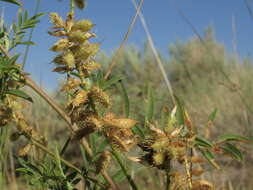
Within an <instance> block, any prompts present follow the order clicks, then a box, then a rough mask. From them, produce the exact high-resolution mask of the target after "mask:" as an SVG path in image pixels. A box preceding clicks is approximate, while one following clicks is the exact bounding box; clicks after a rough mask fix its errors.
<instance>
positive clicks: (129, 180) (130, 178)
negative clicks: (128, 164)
mask: <svg viewBox="0 0 253 190" xmlns="http://www.w3.org/2000/svg"><path fill="white" fill-rule="evenodd" d="M111 148H112V154H113V156H114V157H115V159H116V160H117V162H118V164H119V165H120V167H121V169H122V171H123V173H124V175H125V176H126V178H127V180H128V182H129V184H130V185H131V187H132V189H133V190H138V187H137V185H136V184H135V182H134V180H133V179H132V177H131V176H130V175H129V174H128V173H127V169H126V168H125V166H124V164H123V162H122V160H121V159H120V156H119V153H118V152H117V151H116V150H115V149H114V148H113V147H112V146H111Z"/></svg>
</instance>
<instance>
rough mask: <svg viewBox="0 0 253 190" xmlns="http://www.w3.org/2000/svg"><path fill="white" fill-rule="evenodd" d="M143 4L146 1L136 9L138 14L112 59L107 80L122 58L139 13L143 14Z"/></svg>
mask: <svg viewBox="0 0 253 190" xmlns="http://www.w3.org/2000/svg"><path fill="white" fill-rule="evenodd" d="M143 2H144V0H141V1H140V3H139V5H138V8H137V9H136V13H135V15H134V17H133V19H132V22H131V24H130V26H129V28H128V30H127V33H126V34H125V36H124V39H123V41H122V42H121V44H120V46H119V48H118V49H117V51H116V53H115V55H114V56H113V58H112V63H111V65H109V68H108V70H107V73H106V74H105V77H104V79H105V80H106V79H107V78H108V77H109V76H110V74H111V72H112V69H113V67H114V66H115V65H116V64H117V59H118V57H119V56H120V53H121V52H122V49H123V47H124V45H125V43H126V41H127V39H128V36H129V34H130V33H131V31H132V30H133V27H134V24H135V22H136V19H137V18H138V15H139V13H140V12H141V7H142V4H143Z"/></svg>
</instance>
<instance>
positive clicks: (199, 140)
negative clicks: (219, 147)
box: [195, 137, 213, 148]
mask: <svg viewBox="0 0 253 190" xmlns="http://www.w3.org/2000/svg"><path fill="white" fill-rule="evenodd" d="M195 143H196V145H198V146H201V147H203V148H212V147H213V143H212V142H210V141H209V140H207V139H205V138H203V137H196V138H195Z"/></svg>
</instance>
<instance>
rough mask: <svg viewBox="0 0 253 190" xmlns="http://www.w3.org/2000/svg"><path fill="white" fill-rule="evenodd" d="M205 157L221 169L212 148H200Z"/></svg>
mask: <svg viewBox="0 0 253 190" xmlns="http://www.w3.org/2000/svg"><path fill="white" fill-rule="evenodd" d="M199 150H200V152H201V153H202V155H203V156H204V157H205V159H206V160H207V161H208V162H209V163H210V164H211V165H212V166H213V167H214V168H216V169H220V167H219V165H218V164H217V163H216V161H215V158H214V155H213V153H212V152H211V151H210V150H202V149H199Z"/></svg>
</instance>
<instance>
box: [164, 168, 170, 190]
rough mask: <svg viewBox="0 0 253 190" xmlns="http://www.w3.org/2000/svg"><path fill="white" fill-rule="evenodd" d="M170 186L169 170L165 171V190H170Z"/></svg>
mask: <svg viewBox="0 0 253 190" xmlns="http://www.w3.org/2000/svg"><path fill="white" fill-rule="evenodd" d="M170 184H171V181H170V170H167V171H166V187H165V190H170Z"/></svg>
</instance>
